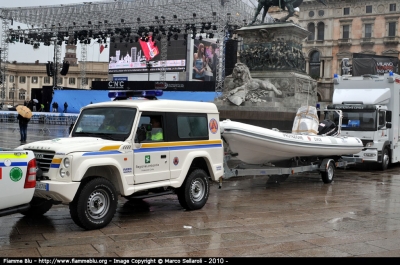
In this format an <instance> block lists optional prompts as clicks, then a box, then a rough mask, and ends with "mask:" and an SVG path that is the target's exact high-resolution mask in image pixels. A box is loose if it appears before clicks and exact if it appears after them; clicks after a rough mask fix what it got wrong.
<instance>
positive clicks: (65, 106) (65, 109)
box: [63, 101, 68, 113]
mask: <svg viewBox="0 0 400 265" xmlns="http://www.w3.org/2000/svg"><path fill="white" fill-rule="evenodd" d="M67 108H68V104H67V102H66V101H65V103H64V111H63V112H64V113H67Z"/></svg>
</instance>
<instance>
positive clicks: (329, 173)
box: [321, 161, 335, 184]
mask: <svg viewBox="0 0 400 265" xmlns="http://www.w3.org/2000/svg"><path fill="white" fill-rule="evenodd" d="M334 175H335V164H334V163H333V162H332V161H329V162H328V165H327V168H326V171H321V178H322V181H323V182H324V183H326V184H328V183H331V182H332V180H333V177H334Z"/></svg>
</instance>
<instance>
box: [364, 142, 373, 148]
mask: <svg viewBox="0 0 400 265" xmlns="http://www.w3.org/2000/svg"><path fill="white" fill-rule="evenodd" d="M373 145H374V142H368V143H367V144H366V145H365V147H371V146H373Z"/></svg>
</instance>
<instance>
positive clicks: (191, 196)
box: [178, 169, 210, 210]
mask: <svg viewBox="0 0 400 265" xmlns="http://www.w3.org/2000/svg"><path fill="white" fill-rule="evenodd" d="M209 192H210V183H209V181H208V176H207V174H206V172H205V171H204V170H202V169H196V170H194V171H192V172H191V173H190V174H189V175H188V176H187V177H186V179H185V181H184V182H183V184H182V186H181V187H180V188H179V190H178V200H179V203H180V204H181V206H182V207H183V208H185V209H186V210H198V209H201V208H203V206H204V205H205V204H206V202H207V200H208V195H209Z"/></svg>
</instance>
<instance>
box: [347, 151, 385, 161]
mask: <svg viewBox="0 0 400 265" xmlns="http://www.w3.org/2000/svg"><path fill="white" fill-rule="evenodd" d="M342 157H344V158H347V157H358V158H362V159H363V161H364V162H379V161H380V160H381V154H380V152H378V150H377V149H366V150H363V151H361V152H359V153H357V154H354V155H352V156H342Z"/></svg>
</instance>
